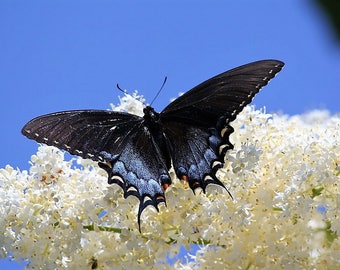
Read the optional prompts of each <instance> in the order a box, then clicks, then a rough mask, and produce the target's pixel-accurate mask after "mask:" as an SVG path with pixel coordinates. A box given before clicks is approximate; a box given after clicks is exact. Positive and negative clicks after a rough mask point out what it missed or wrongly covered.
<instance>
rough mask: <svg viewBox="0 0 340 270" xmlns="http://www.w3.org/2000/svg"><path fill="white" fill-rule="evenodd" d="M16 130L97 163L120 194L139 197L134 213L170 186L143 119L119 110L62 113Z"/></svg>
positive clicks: (163, 158) (154, 201) (162, 158)
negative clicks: (118, 188)
mask: <svg viewBox="0 0 340 270" xmlns="http://www.w3.org/2000/svg"><path fill="white" fill-rule="evenodd" d="M22 133H23V134H24V135H25V136H27V137H28V138H30V139H34V140H36V141H37V142H40V143H45V144H47V145H52V146H56V147H58V148H60V149H63V150H66V151H68V152H69V153H71V154H74V155H78V156H81V157H83V158H90V159H92V160H95V161H99V162H100V163H99V166H100V167H101V168H103V169H105V170H106V171H107V173H108V176H109V183H110V184H111V183H117V184H119V185H120V186H121V187H122V188H123V190H124V196H125V197H127V196H129V195H134V196H136V197H138V198H139V200H140V206H139V212H138V224H140V215H141V213H142V211H143V210H144V209H145V207H146V206H148V205H153V206H155V207H156V209H157V205H158V203H159V202H161V201H165V198H164V192H163V190H162V186H163V185H165V184H170V183H171V180H170V176H169V173H168V166H167V162H166V160H169V157H167V156H166V153H163V152H162V151H161V150H160V149H159V147H158V144H157V142H155V140H154V138H153V136H152V134H151V133H150V131H149V129H148V128H147V127H145V126H144V119H143V118H141V117H139V116H136V115H132V114H128V113H122V112H112V111H96V110H87V111H65V112H59V113H52V114H48V115H43V116H40V117H37V118H35V119H33V120H31V121H30V122H28V123H27V124H26V125H25V126H24V127H23V129H22Z"/></svg>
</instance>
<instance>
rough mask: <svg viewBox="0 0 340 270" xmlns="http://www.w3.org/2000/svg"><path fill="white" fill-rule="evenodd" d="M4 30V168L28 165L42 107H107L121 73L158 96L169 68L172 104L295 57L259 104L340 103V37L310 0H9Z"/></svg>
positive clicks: (272, 107)
mask: <svg viewBox="0 0 340 270" xmlns="http://www.w3.org/2000/svg"><path fill="white" fill-rule="evenodd" d="M93 3H95V4H93ZM0 37H1V41H0V55H1V57H0V59H1V62H0V74H1V75H0V77H1V79H0V97H1V101H2V102H1V106H0V115H1V117H2V119H3V120H2V129H1V130H2V131H1V132H0V149H1V153H2V154H1V156H0V167H1V168H2V167H4V166H5V165H6V164H10V165H12V166H13V167H19V168H20V169H28V167H29V164H28V161H29V159H30V156H31V155H32V154H34V153H35V152H36V150H37V144H36V143H35V142H34V141H31V140H28V139H26V138H25V137H24V136H22V135H21V133H20V130H21V127H22V126H23V125H24V124H25V123H26V122H27V121H28V120H30V119H31V118H33V117H35V116H38V115H41V114H45V113H49V112H54V111H61V110H69V109H90V108H91V109H108V108H109V103H110V102H113V103H117V102H118V98H117V96H118V95H121V93H119V92H118V91H117V89H116V84H117V83H119V84H120V86H121V87H122V88H126V89H127V90H128V91H130V92H132V91H133V90H135V89H138V90H139V93H141V94H143V95H144V96H145V97H146V99H147V101H151V100H152V99H153V97H154V95H155V94H156V92H157V91H158V89H159V87H160V86H161V84H162V82H163V80H164V77H165V76H168V81H167V83H166V85H165V87H164V89H163V91H162V93H161V94H160V96H159V97H158V99H157V100H156V101H155V102H154V104H153V106H154V107H155V108H156V109H157V110H162V108H164V107H165V106H166V104H167V103H168V102H169V99H170V98H171V97H176V96H177V94H178V93H179V92H185V91H187V90H189V89H190V88H192V87H193V86H195V85H197V84H198V83H200V82H202V81H204V80H206V79H208V78H210V77H212V76H214V75H216V74H218V73H220V72H223V71H225V70H228V69H230V68H233V67H236V66H239V65H242V64H245V63H248V62H251V61H256V60H260V59H270V58H274V59H279V60H282V61H284V62H285V63H286V66H285V68H284V69H283V70H282V71H281V73H280V74H279V75H278V76H277V77H276V78H275V79H274V80H273V81H271V83H270V84H269V86H267V87H265V88H264V89H263V90H262V92H261V93H260V94H258V95H257V96H256V98H255V100H254V102H253V103H254V104H256V106H257V107H262V106H266V107H267V111H269V112H278V111H282V112H284V113H287V114H300V113H303V112H306V111H308V110H312V109H328V110H330V111H331V112H332V113H337V112H339V103H340V91H339V89H340V83H339V81H340V80H339V75H340V44H339V43H336V42H335V38H334V35H333V33H332V32H331V30H330V28H329V25H328V22H327V20H326V18H325V16H324V14H323V13H322V12H321V11H320V10H319V9H318V8H317V6H316V5H315V4H314V2H313V1H312V0H310V1H308V0H285V1H275V3H274V1H272V0H262V1H253V0H240V1H217V0H212V1H197V0H196V1H194V0H187V1H159V0H158V1H156V0H155V1H131V0H126V1H112V0H111V1H105V0H102V1H96V2H94V1H87V0H83V1H64V0H60V1H53V0H51V1H41V0H36V1H34V2H32V1H17V0H0ZM7 263H8V262H7V261H6V260H5V261H4V260H2V261H0V269H3V268H5V267H6V266H5V264H6V265H7ZM5 269H22V266H19V267H17V266H16V264H15V263H10V264H9V266H7V268H5Z"/></svg>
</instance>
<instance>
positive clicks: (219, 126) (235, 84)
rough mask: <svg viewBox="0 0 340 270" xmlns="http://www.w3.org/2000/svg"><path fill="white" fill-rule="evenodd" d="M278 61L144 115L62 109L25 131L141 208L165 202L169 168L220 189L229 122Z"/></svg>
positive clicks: (244, 69)
mask: <svg viewBox="0 0 340 270" xmlns="http://www.w3.org/2000/svg"><path fill="white" fill-rule="evenodd" d="M283 65H284V64H283V63H282V62H281V61H277V60H263V61H258V62H254V63H250V64H247V65H244V66H241V67H238V68H235V69H232V70H229V71H226V72H224V73H221V74H220V75H217V76H215V77H213V78H211V79H209V80H207V81H205V82H203V83H201V84H200V85H198V86H196V87H194V88H193V89H191V90H190V91H188V92H187V93H185V94H184V95H183V96H181V97H179V98H178V99H176V100H175V101H173V102H172V103H170V104H169V105H168V106H167V107H166V108H165V109H164V110H163V111H162V112H160V113H158V112H156V111H155V110H154V109H153V108H152V107H150V106H146V107H145V108H144V110H143V112H144V115H143V116H142V117H140V116H136V115H132V114H129V113H124V112H113V111H101V110H77V111H64V112H59V113H52V114H47V115H43V116H40V117H37V118H34V119H32V120H31V121H29V122H28V123H27V124H26V125H25V126H24V127H23V129H22V133H23V134H24V135H25V136H27V137H28V138H31V139H34V140H36V141H37V142H40V143H45V144H48V145H53V146H56V147H58V148H61V149H64V150H66V151H68V152H70V153H71V154H75V155H78V156H81V157H83V158H90V159H92V160H94V161H98V162H99V166H100V167H101V168H103V169H104V170H105V171H106V172H107V173H108V182H109V184H111V183H116V184H119V185H120V186H121V187H122V189H123V191H124V196H125V197H127V196H129V195H134V196H136V197H138V198H139V200H140V206H139V212H138V224H139V225H140V216H141V213H142V211H143V210H144V209H145V208H146V207H147V206H148V205H153V206H154V207H155V208H156V209H158V204H159V203H160V202H165V195H164V191H165V190H166V188H167V187H168V186H169V185H171V177H170V174H169V169H170V168H171V166H172V167H173V168H174V171H175V173H176V176H177V177H178V178H179V179H181V180H184V181H187V182H188V183H189V186H190V188H191V189H192V190H195V189H196V188H201V189H202V190H203V191H204V192H205V189H206V187H207V185H208V184H217V185H220V186H223V187H224V185H223V183H222V182H221V181H220V180H219V179H218V178H217V177H216V172H217V170H218V169H219V168H221V166H222V165H223V161H224V155H225V153H226V152H227V151H228V150H229V149H232V148H233V145H232V144H231V143H230V141H229V135H230V134H231V133H232V132H233V128H232V127H231V126H230V123H231V122H232V121H233V120H234V119H235V118H236V116H237V114H238V113H239V112H240V111H241V110H242V109H243V108H244V107H245V106H246V105H247V104H249V103H250V102H251V101H252V99H253V97H254V95H255V94H256V93H258V91H259V90H260V89H261V88H262V87H263V86H265V85H266V84H267V83H268V81H269V80H270V79H271V78H273V77H274V76H275V74H276V73H277V72H279V71H280V70H281V69H282V67H283Z"/></svg>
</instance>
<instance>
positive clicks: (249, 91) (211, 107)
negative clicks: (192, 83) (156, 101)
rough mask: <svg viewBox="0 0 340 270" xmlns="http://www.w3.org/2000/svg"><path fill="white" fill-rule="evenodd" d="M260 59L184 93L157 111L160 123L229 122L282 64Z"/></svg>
mask: <svg viewBox="0 0 340 270" xmlns="http://www.w3.org/2000/svg"><path fill="white" fill-rule="evenodd" d="M283 65H284V64H283V62H281V61H277V60H263V61H258V62H253V63H250V64H246V65H243V66H240V67H238V68H234V69H232V70H229V71H226V72H224V73H221V74H219V75H217V76H215V77H213V78H211V79H209V80H207V81H205V82H203V83H201V84H199V85H197V86H196V87H194V88H193V89H191V90H190V91H188V92H186V93H185V94H184V95H182V96H181V97H179V98H177V99H176V100H174V101H173V102H172V103H170V104H169V105H168V106H167V107H166V108H165V109H164V110H163V111H162V113H161V118H162V121H163V122H165V123H166V122H167V121H171V120H175V121H180V122H185V123H189V124H190V125H196V126H202V127H206V128H209V127H211V126H213V125H214V124H216V122H217V120H218V119H219V118H220V117H221V116H224V117H228V119H229V121H233V120H234V119H235V117H236V115H237V114H238V113H239V112H240V111H241V110H242V109H243V108H244V107H245V106H246V105H247V104H249V103H250V102H251V101H252V99H253V97H254V96H255V94H256V93H258V92H259V91H260V89H261V88H262V87H263V86H265V85H266V84H267V83H268V82H269V80H270V79H272V78H273V77H274V76H275V74H276V73H278V72H279V71H280V70H281V69H282V67H283Z"/></svg>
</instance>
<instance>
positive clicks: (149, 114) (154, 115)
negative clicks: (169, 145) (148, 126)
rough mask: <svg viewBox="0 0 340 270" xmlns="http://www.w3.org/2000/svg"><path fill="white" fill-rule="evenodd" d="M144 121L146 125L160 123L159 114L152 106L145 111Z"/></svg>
mask: <svg viewBox="0 0 340 270" xmlns="http://www.w3.org/2000/svg"><path fill="white" fill-rule="evenodd" d="M143 113H144V116H143V118H144V120H145V122H146V123H157V122H158V121H159V113H158V112H156V111H155V110H154V108H152V107H151V106H146V107H145V108H144V109H143Z"/></svg>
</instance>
